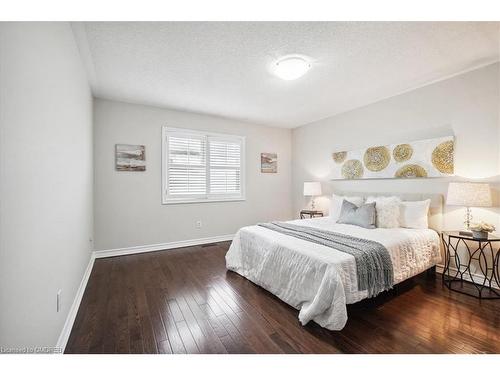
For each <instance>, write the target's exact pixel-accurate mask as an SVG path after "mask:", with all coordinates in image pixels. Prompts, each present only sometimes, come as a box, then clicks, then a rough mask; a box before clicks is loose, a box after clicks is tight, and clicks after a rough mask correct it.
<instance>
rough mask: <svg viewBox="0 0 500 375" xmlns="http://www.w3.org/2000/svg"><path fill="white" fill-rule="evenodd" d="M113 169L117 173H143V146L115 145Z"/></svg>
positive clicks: (144, 157) (144, 165)
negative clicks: (114, 168)
mask: <svg viewBox="0 0 500 375" xmlns="http://www.w3.org/2000/svg"><path fill="white" fill-rule="evenodd" d="M115 167H116V170H117V171H131V172H142V171H145V170H146V147H145V146H143V145H121V144H117V145H115Z"/></svg>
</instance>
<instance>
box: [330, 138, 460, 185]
mask: <svg viewBox="0 0 500 375" xmlns="http://www.w3.org/2000/svg"><path fill="white" fill-rule="evenodd" d="M454 151H455V139H454V137H453V136H449V137H441V138H433V139H425V140H421V141H414V142H409V143H398V144H393V145H387V146H375V147H368V148H365V149H362V150H354V151H338V152H334V153H333V154H332V159H333V171H332V179H334V180H335V179H347V180H350V179H370V178H425V177H445V176H452V175H453V173H454Z"/></svg>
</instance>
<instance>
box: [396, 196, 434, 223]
mask: <svg viewBox="0 0 500 375" xmlns="http://www.w3.org/2000/svg"><path fill="white" fill-rule="evenodd" d="M430 204H431V200H430V199H427V200H425V201H415V202H401V203H400V205H399V208H400V211H399V224H400V225H401V226H402V227H403V228H413V229H427V228H429V222H428V220H427V215H428V213H429V206H430Z"/></svg>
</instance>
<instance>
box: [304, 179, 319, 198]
mask: <svg viewBox="0 0 500 375" xmlns="http://www.w3.org/2000/svg"><path fill="white" fill-rule="evenodd" d="M315 195H321V183H320V182H304V196H306V197H307V196H315Z"/></svg>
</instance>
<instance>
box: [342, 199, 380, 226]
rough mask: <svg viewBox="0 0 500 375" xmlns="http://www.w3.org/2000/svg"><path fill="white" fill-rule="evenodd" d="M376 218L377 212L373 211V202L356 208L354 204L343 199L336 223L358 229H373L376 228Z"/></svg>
mask: <svg viewBox="0 0 500 375" xmlns="http://www.w3.org/2000/svg"><path fill="white" fill-rule="evenodd" d="M376 218H377V211H376V210H375V202H372V203H366V204H362V205H361V206H359V207H358V206H356V205H355V204H354V203H351V202H349V201H346V200H345V199H344V201H343V202H342V208H341V209H340V217H339V219H338V221H337V223H340V224H352V225H357V226H358V227H363V228H367V229H374V228H375V227H376V226H375V220H376Z"/></svg>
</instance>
